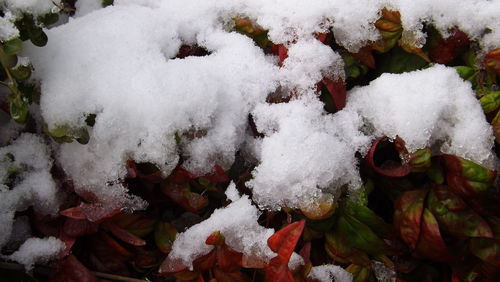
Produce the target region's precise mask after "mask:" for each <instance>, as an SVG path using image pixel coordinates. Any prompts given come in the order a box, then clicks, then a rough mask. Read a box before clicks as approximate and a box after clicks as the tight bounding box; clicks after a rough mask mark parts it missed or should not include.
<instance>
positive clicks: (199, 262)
mask: <svg viewBox="0 0 500 282" xmlns="http://www.w3.org/2000/svg"><path fill="white" fill-rule="evenodd" d="M216 263H217V250H216V248H213V249H212V250H211V251H210V252H209V253H208V254H206V255H202V256H201V257H199V258H197V259H195V260H193V269H194V270H196V271H204V270H208V269H211V268H213V267H214V266H215V264H216Z"/></svg>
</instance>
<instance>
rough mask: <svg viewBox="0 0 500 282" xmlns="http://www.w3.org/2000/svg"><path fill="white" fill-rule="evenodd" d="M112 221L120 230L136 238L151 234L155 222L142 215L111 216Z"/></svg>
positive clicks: (123, 214)
mask: <svg viewBox="0 0 500 282" xmlns="http://www.w3.org/2000/svg"><path fill="white" fill-rule="evenodd" d="M112 221H113V222H114V223H115V224H116V225H118V226H119V227H120V228H122V229H125V230H127V231H128V232H130V233H132V234H134V235H135V236H138V237H144V236H146V235H148V234H150V233H151V232H153V230H154V228H155V225H156V220H154V219H152V218H150V217H148V216H146V215H145V214H143V213H138V212H136V213H123V212H122V213H119V214H117V215H115V216H113V218H112Z"/></svg>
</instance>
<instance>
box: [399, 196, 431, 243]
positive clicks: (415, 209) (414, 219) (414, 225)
mask: <svg viewBox="0 0 500 282" xmlns="http://www.w3.org/2000/svg"><path fill="white" fill-rule="evenodd" d="M427 192H428V191H427V190H424V189H420V190H413V191H407V192H403V193H401V195H400V196H399V198H398V199H397V200H396V202H395V203H394V227H395V228H396V229H397V230H399V234H400V235H401V239H403V241H404V242H405V243H406V244H408V245H409V246H410V248H412V249H414V248H415V247H416V246H417V242H418V239H419V237H420V230H421V219H422V212H423V209H424V200H425V197H426V195H427Z"/></svg>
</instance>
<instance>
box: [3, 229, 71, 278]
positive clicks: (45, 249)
mask: <svg viewBox="0 0 500 282" xmlns="http://www.w3.org/2000/svg"><path fill="white" fill-rule="evenodd" d="M65 247H66V245H65V244H64V243H63V242H62V241H61V240H59V239H57V238H55V237H47V238H42V239H41V238H30V239H28V240H26V241H25V242H24V243H23V244H22V245H21V247H20V248H19V250H17V251H16V252H14V253H13V254H11V255H9V256H7V257H6V258H7V259H9V260H12V261H15V262H18V263H20V264H23V265H24V267H25V269H26V270H27V271H30V270H31V269H32V268H33V266H34V264H35V263H47V262H48V261H50V260H52V259H55V258H56V257H57V255H58V254H59V253H60V252H62V251H63V250H64V248H65Z"/></svg>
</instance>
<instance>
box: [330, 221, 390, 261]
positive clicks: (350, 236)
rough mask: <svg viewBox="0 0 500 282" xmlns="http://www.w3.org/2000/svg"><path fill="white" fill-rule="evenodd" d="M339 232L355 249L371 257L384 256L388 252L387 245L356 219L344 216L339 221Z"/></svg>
mask: <svg viewBox="0 0 500 282" xmlns="http://www.w3.org/2000/svg"><path fill="white" fill-rule="evenodd" d="M337 228H338V232H339V233H340V234H342V236H343V238H345V239H346V241H347V242H349V243H350V244H352V246H353V247H355V248H357V249H360V250H363V251H365V252H367V253H368V254H370V255H379V254H383V253H384V252H385V251H387V250H388V246H387V244H386V243H385V242H384V241H383V240H382V239H380V238H379V237H378V236H377V235H376V234H375V233H374V232H373V231H372V230H371V229H370V228H369V227H368V226H367V225H366V224H364V223H362V222H360V221H359V220H357V219H356V218H354V217H352V216H350V215H347V214H342V215H341V216H339V218H338V221H337Z"/></svg>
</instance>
